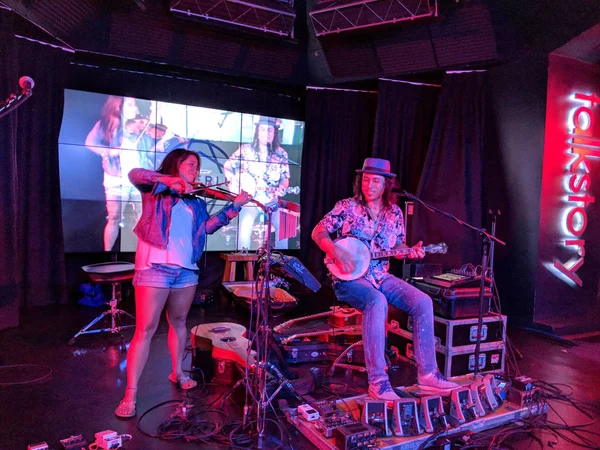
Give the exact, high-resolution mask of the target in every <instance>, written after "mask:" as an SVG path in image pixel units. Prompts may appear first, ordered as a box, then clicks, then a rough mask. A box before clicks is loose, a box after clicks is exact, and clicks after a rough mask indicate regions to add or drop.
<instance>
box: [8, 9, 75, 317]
mask: <svg viewBox="0 0 600 450" xmlns="http://www.w3.org/2000/svg"><path fill="white" fill-rule="evenodd" d="M14 20H15V16H14V15H10V14H8V13H7V12H6V11H3V12H2V32H3V35H2V42H0V62H1V63H2V69H0V70H1V71H2V76H0V79H2V84H1V86H2V90H3V92H5V93H6V95H8V93H10V92H15V91H16V90H17V89H18V79H19V77H20V76H22V75H28V76H30V77H31V78H33V79H34V80H35V88H34V90H33V92H34V94H33V96H32V97H31V98H30V99H29V100H27V101H26V102H25V103H23V104H22V105H21V106H20V107H19V108H18V109H16V110H14V111H12V112H11V113H9V115H8V116H5V117H4V118H3V119H0V151H1V154H2V156H1V158H2V159H1V162H2V168H3V176H2V177H0V178H2V185H3V188H4V189H3V196H4V201H3V202H2V207H1V208H2V210H1V211H0V216H2V218H3V219H2V236H0V237H1V239H0V240H1V241H2V243H3V244H2V245H3V250H4V251H3V252H2V256H1V257H0V273H2V277H3V283H2V286H3V291H5V292H7V293H9V295H8V296H4V295H2V300H0V302H2V304H10V305H12V306H13V308H14V307H17V308H18V307H19V306H33V305H47V304H51V303H56V302H62V301H64V300H66V295H65V292H66V281H65V263H64V253H63V239H62V225H61V209H60V186H59V174H58V133H59V129H60V123H61V120H62V110H63V81H62V80H64V75H65V69H66V67H67V64H68V60H69V56H70V55H69V54H68V53H66V52H64V51H62V50H59V49H54V48H51V47H48V46H45V45H41V44H39V43H36V42H30V41H27V40H24V39H17V38H15V37H14V34H13V33H14V31H13V25H14ZM11 217H12V218H14V220H12V219H10V218H11Z"/></svg>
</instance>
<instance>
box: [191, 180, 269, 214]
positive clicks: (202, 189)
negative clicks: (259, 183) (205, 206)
mask: <svg viewBox="0 0 600 450" xmlns="http://www.w3.org/2000/svg"><path fill="white" fill-rule="evenodd" d="M192 186H193V187H194V189H193V190H192V191H191V192H190V193H189V194H191V195H196V196H199V197H206V198H211V199H213V200H224V201H226V202H233V200H235V198H236V197H237V195H238V194H236V193H235V192H231V191H228V190H226V189H222V188H220V187H218V185H215V186H208V185H206V184H204V183H192ZM250 202H252V203H254V204H255V205H256V206H258V207H259V208H260V209H262V210H263V211H266V207H265V205H263V204H262V203H260V202H258V201H256V200H254V199H253V198H252V199H250Z"/></svg>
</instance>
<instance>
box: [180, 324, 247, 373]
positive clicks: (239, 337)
mask: <svg viewBox="0 0 600 450" xmlns="http://www.w3.org/2000/svg"><path fill="white" fill-rule="evenodd" d="M198 339H207V340H209V341H211V343H212V345H213V347H212V356H213V358H215V359H226V360H230V361H234V362H236V363H238V364H239V365H241V366H242V367H246V366H248V367H253V366H254V365H255V364H256V359H255V352H254V351H250V353H248V350H249V349H250V347H249V342H250V341H249V340H248V339H246V328H245V327H244V326H242V325H238V324H237V323H229V322H216V323H203V324H201V325H196V326H195V327H194V328H192V342H194V340H198Z"/></svg>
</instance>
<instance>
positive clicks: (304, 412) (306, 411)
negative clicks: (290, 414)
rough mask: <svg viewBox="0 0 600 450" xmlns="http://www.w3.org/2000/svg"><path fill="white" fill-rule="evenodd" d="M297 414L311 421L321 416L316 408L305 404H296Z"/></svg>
mask: <svg viewBox="0 0 600 450" xmlns="http://www.w3.org/2000/svg"><path fill="white" fill-rule="evenodd" d="M298 415H299V416H300V417H302V418H303V419H304V420H306V421H308V422H313V421H315V420H318V419H319V417H321V416H320V415H319V412H318V411H317V410H315V409H314V408H313V407H312V406H310V405H307V404H304V405H298Z"/></svg>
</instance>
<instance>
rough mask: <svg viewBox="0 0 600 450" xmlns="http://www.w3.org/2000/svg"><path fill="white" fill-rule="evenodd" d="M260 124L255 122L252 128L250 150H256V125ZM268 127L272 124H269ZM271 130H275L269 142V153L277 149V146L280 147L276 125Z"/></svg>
mask: <svg viewBox="0 0 600 450" xmlns="http://www.w3.org/2000/svg"><path fill="white" fill-rule="evenodd" d="M262 125H264V124H262ZM259 126H260V125H259V124H256V127H255V129H254V138H253V139H252V146H251V147H252V150H254V151H256V150H258V127H259ZM269 126H270V127H271V126H273V125H269ZM273 130H274V131H275V132H274V133H273V142H271V147H270V150H269V152H270V153H274V152H275V150H277V149H278V148H279V147H281V144H280V142H279V130H278V129H277V127H273Z"/></svg>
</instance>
